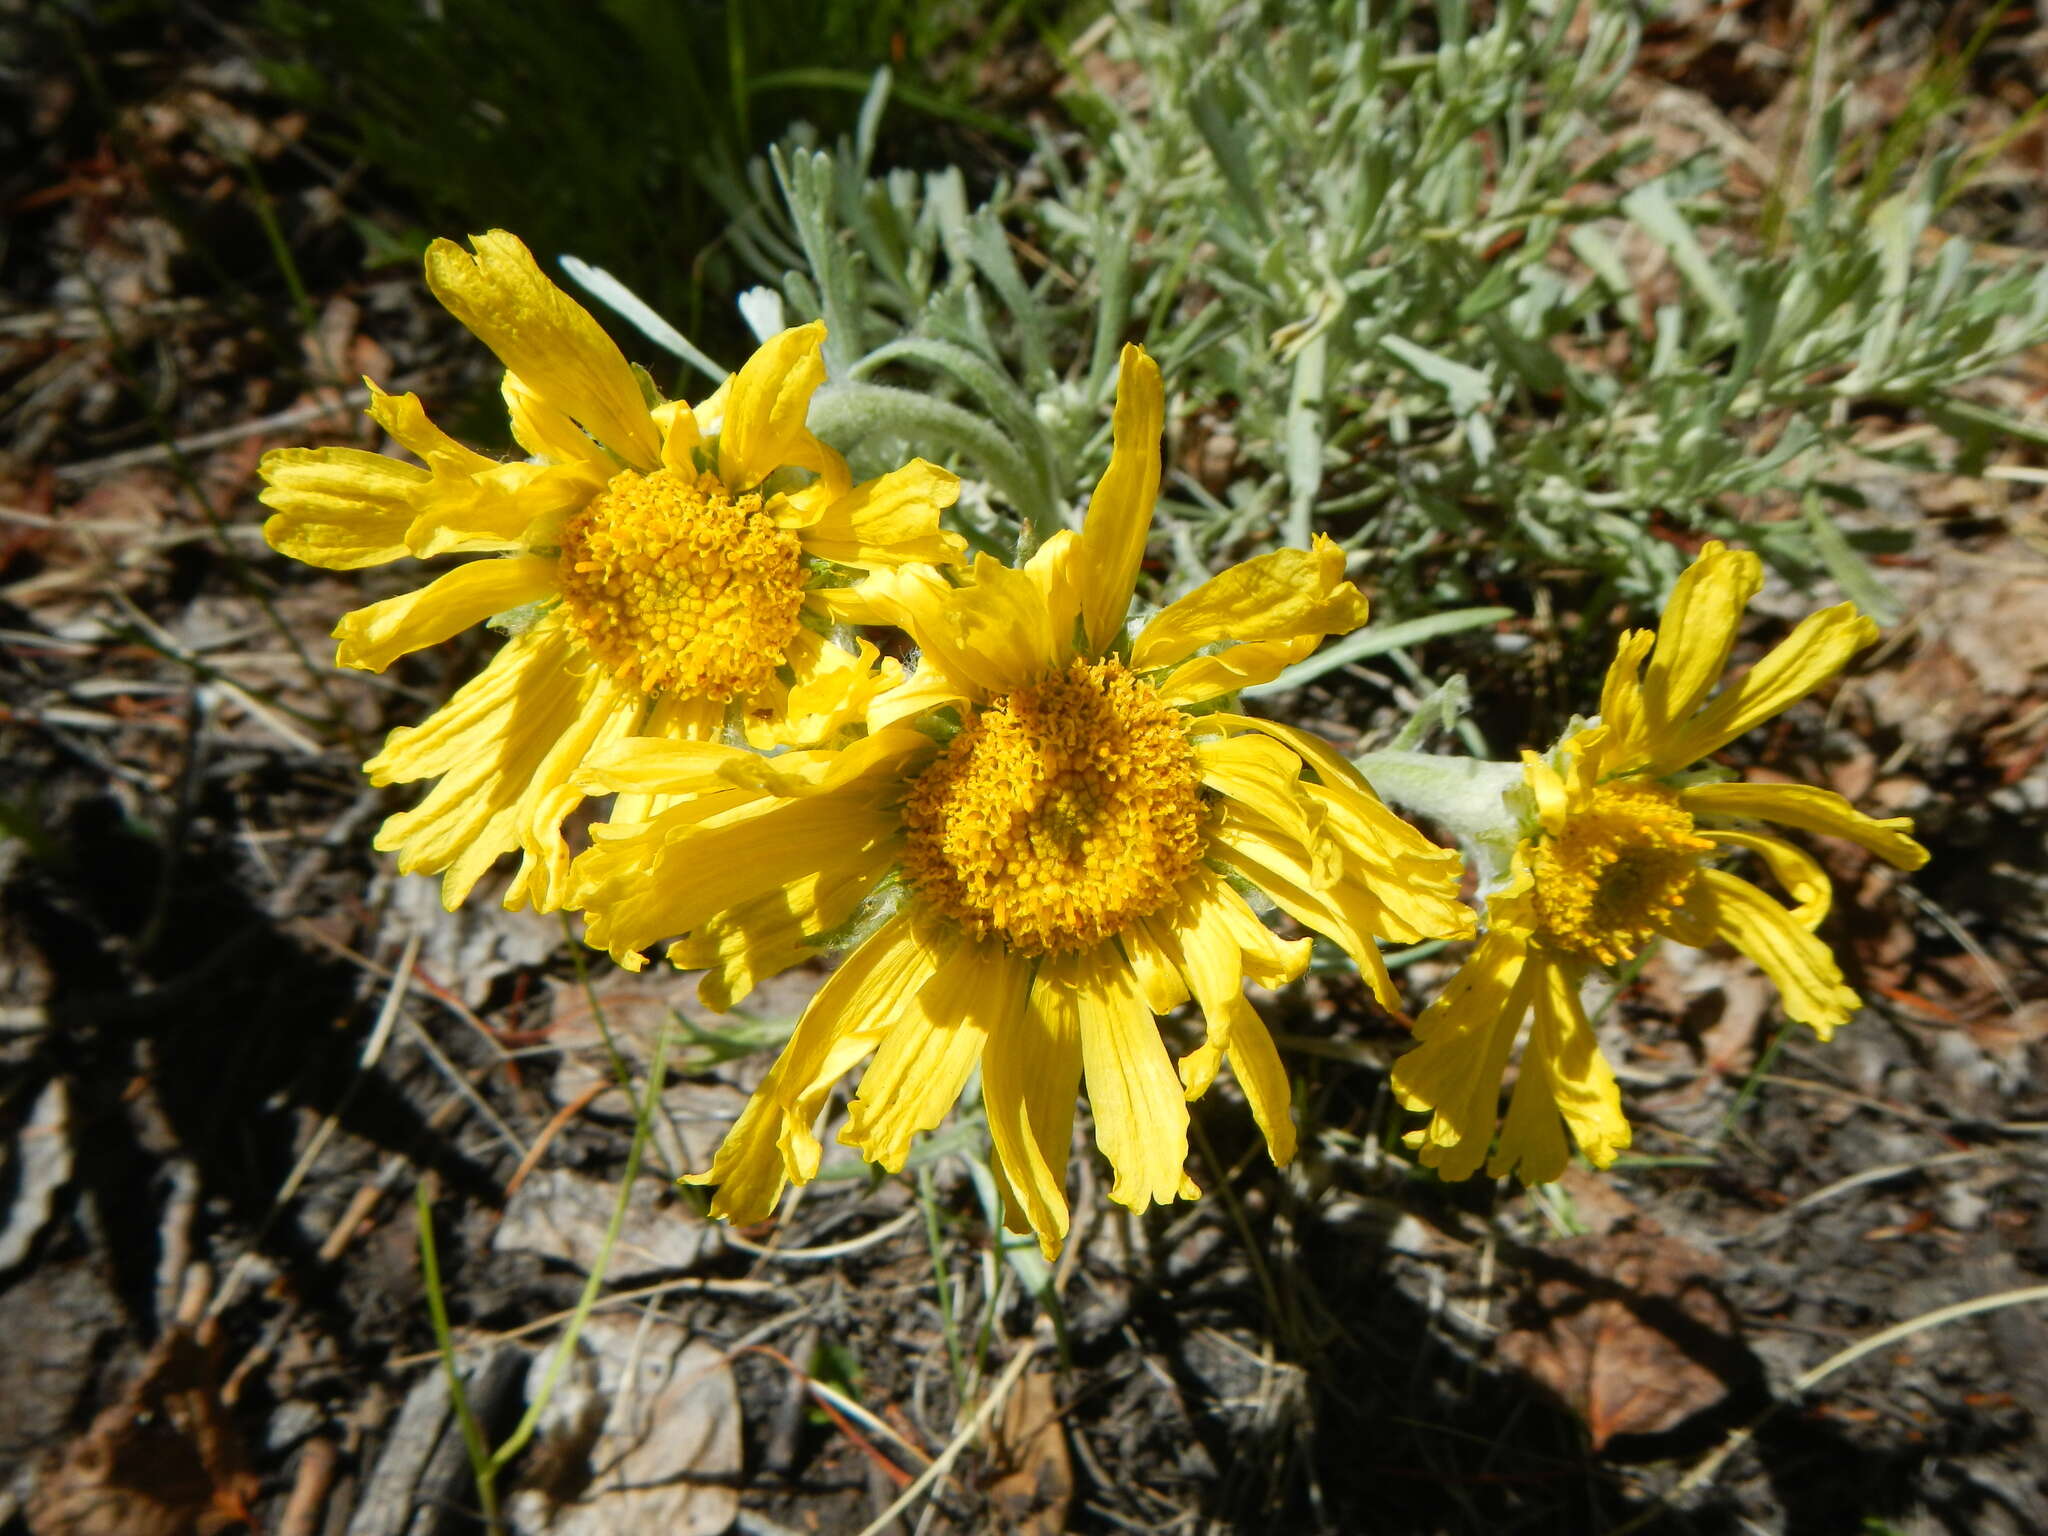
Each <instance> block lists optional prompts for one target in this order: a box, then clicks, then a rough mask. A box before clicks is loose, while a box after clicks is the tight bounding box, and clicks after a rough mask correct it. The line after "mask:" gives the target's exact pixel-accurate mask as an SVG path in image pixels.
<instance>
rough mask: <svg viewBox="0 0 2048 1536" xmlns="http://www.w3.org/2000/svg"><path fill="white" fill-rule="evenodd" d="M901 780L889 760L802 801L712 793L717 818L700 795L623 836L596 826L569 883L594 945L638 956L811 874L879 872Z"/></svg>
mask: <svg viewBox="0 0 2048 1536" xmlns="http://www.w3.org/2000/svg"><path fill="white" fill-rule="evenodd" d="M892 789H893V780H892V779H891V778H890V776H889V772H888V770H886V769H885V770H882V771H881V772H878V773H875V774H871V775H870V776H868V777H865V778H861V777H854V778H850V779H848V780H845V781H842V782H841V783H839V784H837V785H834V786H832V787H830V788H828V789H825V790H823V791H821V792H819V793H816V794H812V795H806V796H802V797H799V798H793V799H782V798H779V797H777V796H774V795H770V794H766V793H750V792H748V791H746V790H733V791H728V792H727V793H726V794H725V795H724V796H713V797H710V798H712V800H713V802H714V804H715V805H716V806H717V807H718V808H717V809H716V810H715V811H714V812H713V813H712V814H709V815H705V814H704V808H703V807H702V806H701V805H699V804H698V802H697V801H694V800H692V801H686V802H684V803H682V804H680V805H676V806H674V807H671V808H670V809H669V810H667V811H664V812H663V813H662V814H661V815H660V816H658V817H656V818H655V819H654V820H653V821H651V822H646V823H644V824H642V825H640V826H638V827H634V828H626V829H620V831H619V832H618V833H617V834H615V835H601V834H600V829H599V828H593V829H592V844H591V847H590V848H589V849H588V850H587V851H585V852H584V853H583V854H581V855H580V856H579V857H578V858H577V859H576V861H575V864H574V865H573V866H572V868H571V871H570V882H569V886H570V901H571V903H572V904H573V905H574V906H576V907H577V908H580V909H582V910H584V911H585V912H587V913H588V919H587V922H588V927H587V930H586V933H585V942H587V943H589V944H590V945H591V946H592V947H593V948H597V949H603V950H606V951H608V952H609V953H610V954H611V955H612V957H613V958H614V959H616V960H618V961H620V963H621V964H628V965H631V964H632V957H634V956H636V955H637V954H638V953H639V952H640V951H641V950H644V949H647V948H648V947H650V946H651V945H653V944H655V943H656V942H658V941H660V940H662V939H670V938H679V937H683V936H685V935H689V934H694V933H695V932H696V931H697V930H698V929H699V928H701V927H703V926H704V925H705V924H707V923H710V922H712V921H714V920H715V919H716V918H717V917H718V916H719V914H720V913H722V912H727V911H729V910H734V909H738V908H741V907H744V906H746V905H747V904H748V903H751V902H754V901H756V900H758V899H759V898H761V897H762V896H764V895H766V894H767V893H768V892H770V891H773V890H777V889H782V888H786V887H789V886H792V885H794V884H796V883H797V882H799V881H802V880H804V879H806V878H807V877H812V876H818V877H821V878H824V879H826V880H828V881H829V880H831V879H833V878H835V877H840V876H845V877H847V878H853V877H854V875H855V872H857V871H862V870H865V871H866V872H868V873H869V874H871V875H872V876H873V877H874V878H876V879H879V878H880V876H881V874H882V873H883V871H884V870H886V868H887V867H888V864H889V861H890V859H891V858H892V857H893V856H894V847H895V838H896V836H897V826H896V818H895V817H894V815H893V814H891V813H890V812H888V811H886V810H884V809H883V807H882V801H883V800H884V799H885V798H887V797H888V794H889V793H890V792H891V791H892Z"/></svg>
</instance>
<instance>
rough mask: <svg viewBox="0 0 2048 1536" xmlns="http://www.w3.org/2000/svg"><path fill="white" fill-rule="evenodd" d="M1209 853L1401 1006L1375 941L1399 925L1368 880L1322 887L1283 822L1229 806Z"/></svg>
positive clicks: (1379, 994)
mask: <svg viewBox="0 0 2048 1536" xmlns="http://www.w3.org/2000/svg"><path fill="white" fill-rule="evenodd" d="M1210 854H1211V857H1213V858H1215V859H1216V860H1217V861H1218V862H1220V863H1222V864H1224V865H1226V866H1227V867H1229V868H1230V869H1232V870H1235V871H1236V872H1237V873H1238V874H1240V875H1242V876H1244V878H1245V879H1247V880H1249V881H1250V882H1251V883H1252V884H1253V885H1255V886H1257V887H1258V888H1259V889H1260V890H1261V891H1262V892H1264V893H1265V894H1266V895H1267V896H1268V897H1270V898H1271V899H1272V901H1273V903H1274V904H1275V905H1276V906H1278V907H1279V908H1280V910H1281V911H1283V912H1285V913H1286V914H1287V915H1288V916H1289V917H1291V918H1293V919H1294V920H1295V921H1296V922H1298V923H1300V924H1301V925H1302V926H1303V927H1305V928H1311V929H1313V930H1315V931H1316V932H1317V933H1320V934H1322V935H1324V936H1325V937H1327V938H1330V939H1332V940H1334V941H1335V942H1336V943H1337V944H1338V945H1339V946H1341V947H1342V948H1343V950H1344V953H1346V954H1347V955H1349V956H1350V957H1351V959H1352V962H1353V963H1354V964H1355V965H1357V967H1358V969H1359V973H1360V974H1361V975H1363V976H1364V977H1365V979H1366V981H1367V983H1368V984H1369V985H1370V986H1371V987H1372V990H1373V996H1374V997H1376V998H1378V999H1379V1001H1380V1003H1381V1005H1382V1006H1384V1007H1387V1008H1398V1007H1399V1006H1400V999H1399V996H1398V994H1396V992H1395V991H1394V984H1393V980H1392V978H1390V977H1389V976H1388V975H1387V967H1386V962H1385V961H1384V960H1383V959H1382V958H1381V957H1380V950H1379V945H1378V944H1377V943H1376V942H1375V936H1376V935H1377V934H1379V933H1380V932H1382V931H1383V926H1389V927H1390V926H1397V925H1394V924H1392V923H1390V922H1389V919H1388V916H1387V911H1386V908H1385V907H1384V906H1382V905H1381V904H1380V903H1379V902H1378V901H1377V900H1375V899H1374V897H1373V894H1372V892H1371V891H1370V890H1369V889H1368V888H1367V887H1366V886H1364V885H1362V884H1360V883H1359V882H1357V881H1354V880H1350V879H1343V880H1339V881H1337V882H1336V883H1334V884H1332V885H1329V886H1326V887H1325V888H1323V889H1321V890H1317V889H1316V888H1315V884H1314V880H1313V877H1312V875H1311V873H1310V869H1309V865H1308V858H1307V855H1306V854H1305V853H1303V852H1302V850H1301V849H1300V848H1298V847H1296V846H1294V845H1292V844H1291V843H1290V842H1289V840H1288V839H1287V838H1286V836H1285V835H1284V834H1282V833H1281V832H1280V831H1279V829H1278V828H1276V827H1273V826H1272V825H1271V824H1270V823H1266V822H1262V821H1258V820H1256V819H1253V818H1250V817H1245V816H1235V815H1231V814H1228V813H1227V812H1226V814H1225V815H1224V816H1223V817H1221V818H1220V819H1219V820H1218V822H1217V825H1216V827H1215V830H1214V833H1213V841H1212V842H1211V844H1210Z"/></svg>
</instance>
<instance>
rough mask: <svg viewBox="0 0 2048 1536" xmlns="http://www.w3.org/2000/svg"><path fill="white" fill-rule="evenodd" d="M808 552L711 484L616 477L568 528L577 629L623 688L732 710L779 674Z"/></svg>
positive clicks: (569, 592) (755, 509)
mask: <svg viewBox="0 0 2048 1536" xmlns="http://www.w3.org/2000/svg"><path fill="white" fill-rule="evenodd" d="M802 555H803V546H802V543H801V542H800V541H799V540H798V538H797V536H796V534H795V533H794V532H792V531H790V530H789V529H786V528H778V527H776V526H775V522H774V520H773V519H772V518H770V517H769V516H768V514H767V513H765V512H763V511H762V510H761V498H760V497H759V496H728V495H727V494H726V491H725V487H724V486H722V485H720V484H719V483H718V481H717V480H716V479H714V478H712V477H711V476H710V475H703V476H692V475H689V474H686V473H683V472H682V471H679V470H673V469H658V470H656V471H655V472H654V473H653V474H651V475H641V474H636V473H635V472H634V471H632V470H630V469H629V470H626V471H624V472H623V473H620V474H617V475H614V476H613V477H612V479H611V483H610V484H609V485H607V486H606V487H605V488H604V489H603V490H602V491H600V492H599V493H598V495H597V496H596V498H595V499H594V500H592V501H591V503H590V505H589V506H587V507H585V508H583V510H582V511H580V512H578V513H576V514H575V515H574V516H573V517H571V518H570V519H569V521H568V523H567V525H566V526H565V527H564V528H563V529H562V556H561V560H562V565H561V581H562V599H563V607H564V608H565V610H566V611H567V613H568V618H569V624H570V627H571V628H572V629H573V630H574V631H575V632H576V634H577V636H578V638H579V639H581V640H582V641H583V643H584V644H585V645H586V646H588V647H589V648H590V650H591V651H592V653H593V654H595V655H596V657H597V658H598V660H600V661H602V662H603V663H604V664H605V665H606V666H607V667H609V668H610V669H611V671H612V675H613V676H615V677H616V678H618V680H619V681H620V682H622V683H627V684H629V685H632V686H636V687H639V688H644V689H646V690H648V691H649V692H652V691H654V690H656V689H661V688H668V689H674V690H675V691H676V692H678V693H682V694H686V695H689V696H691V697H695V698H709V699H720V700H723V699H730V698H732V697H733V696H734V695H735V694H747V693H751V692H753V691H754V690H755V689H757V688H759V687H761V686H762V685H763V684H765V683H766V682H767V681H768V679H769V678H770V677H771V676H773V675H774V672H775V669H776V668H777V667H778V666H780V665H781V664H782V654H783V651H784V649H785V648H786V647H787V646H788V644H789V641H790V637H791V636H793V635H794V634H795V633H796V630H797V622H798V610H799V609H801V608H802V607H803V601H804V572H803V565H802Z"/></svg>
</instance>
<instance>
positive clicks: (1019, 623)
mask: <svg viewBox="0 0 2048 1536" xmlns="http://www.w3.org/2000/svg"><path fill="white" fill-rule="evenodd" d="M947 617H948V619H949V620H950V621H951V624H952V626H953V636H954V648H953V655H954V657H955V659H956V660H958V659H960V658H963V657H971V658H973V665H974V669H975V675H974V676H973V678H972V681H974V682H977V683H979V684H980V685H981V686H982V687H984V688H986V689H988V690H989V691H990V692H991V693H1000V692H1007V691H1008V690H1009V689H1012V688H1022V687H1024V686H1025V685H1027V684H1030V683H1035V682H1038V681H1040V680H1041V679H1043V678H1045V677H1048V676H1050V675H1051V674H1052V673H1053V672H1055V671H1057V670H1058V669H1059V668H1060V667H1061V666H1062V665H1064V664H1065V662H1066V661H1067V658H1068V657H1070V656H1071V655H1072V654H1073V641H1072V637H1071V636H1070V635H1067V634H1064V633H1062V632H1061V631H1060V629H1059V628H1058V626H1056V625H1055V623H1054V622H1053V614H1052V611H1051V609H1050V608H1049V607H1048V606H1047V604H1046V594H1045V588H1044V586H1043V585H1042V583H1041V582H1040V581H1038V580H1034V579H1033V576H1032V573H1030V572H1028V571H1018V570H1012V569H1011V568H1010V567H1009V566H1006V565H1004V564H1002V563H1001V562H999V561H996V560H991V559H990V558H989V557H988V556H987V555H976V556H975V557H974V580H973V583H972V584H971V585H969V586H966V587H962V588H960V589H959V590H958V592H957V593H956V596H955V601H954V602H953V603H951V604H950V605H949V608H948V611H947ZM948 670H951V669H950V668H949V669H948Z"/></svg>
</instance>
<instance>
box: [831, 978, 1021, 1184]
mask: <svg viewBox="0 0 2048 1536" xmlns="http://www.w3.org/2000/svg"><path fill="white" fill-rule="evenodd" d="M1030 980H1031V963H1030V962H1029V961H1028V960H1026V959H1024V958H1023V957H1021V956H1018V955H1013V954H1011V953H1010V952H1009V951H1008V950H1007V949H1006V948H1004V946H1003V945H1002V943H1001V942H1000V941H995V940H990V941H987V942H983V943H974V942H971V941H967V940H962V941H960V942H959V943H958V945H957V946H956V947H955V948H954V950H953V952H952V953H951V954H950V955H948V956H947V957H946V958H945V959H944V960H942V961H941V962H940V964H939V968H938V970H937V971H936V972H935V973H934V974H933V976H932V979H931V980H930V981H928V982H926V983H925V985H924V988H923V989H922V990H921V991H920V992H919V993H918V994H917V999H916V1001H915V1002H914V1003H913V1004H912V1005H911V1006H910V1007H909V1008H908V1009H907V1010H905V1011H904V1013H903V1014H901V1015H900V1016H899V1017H898V1018H897V1020H896V1022H895V1024H894V1025H893V1026H892V1027H891V1028H890V1030H889V1033H888V1035H887V1037H886V1038H884V1039H883V1041H882V1043H881V1046H880V1048H879V1049H878V1050H877V1051H876V1052H875V1059H874V1061H873V1062H871V1063H870V1064H869V1065H868V1069H867V1071H866V1073H864V1074H863V1075H862V1077H861V1080H860V1091H859V1092H858V1093H857V1094H855V1095H854V1098H853V1102H852V1103H851V1104H849V1105H847V1106H846V1128H845V1129H844V1130H843V1131H841V1132H840V1133H839V1139H840V1140H841V1141H842V1142H844V1143H845V1144H846V1145H847V1146H849V1147H858V1148H859V1149H860V1153H861V1156H863V1157H865V1158H866V1159H867V1160H868V1161H869V1162H871V1163H878V1164H880V1165H881V1166H882V1167H884V1168H886V1169H888V1170H889V1172H891V1173H895V1172H897V1171H898V1170H899V1169H901V1168H902V1167H903V1163H904V1160H905V1159H906V1158H908V1157H909V1156H910V1138H911V1137H913V1136H915V1135H916V1134H917V1133H918V1132H920V1131H929V1130H931V1129H933V1128H934V1127H935V1126H937V1125H938V1123H939V1122H940V1121H941V1120H943V1119H945V1118H946V1111H948V1110H949V1109H951V1108H952V1107H953V1103H954V1101H955V1100H956V1099H958V1098H959V1097H960V1090H961V1089H962V1088H963V1087H965V1086H966V1084H967V1075H968V1074H969V1073H970V1072H972V1071H973V1070H974V1068H975V1064H976V1063H977V1062H979V1061H980V1060H981V1052H982V1046H983V1043H984V1042H985V1041H986V1040H987V1039H988V1037H989V1036H990V1035H991V1034H996V1033H1000V1032H1002V1031H1005V1030H1010V1031H1014V1030H1015V1029H1016V1028H1017V1027H1018V1025H1017V1018H1018V1015H1020V1014H1021V1013H1022V1012H1023V1011H1024V1002H1025V998H1026V996H1027V994H1028V992H1029V989H1030Z"/></svg>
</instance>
